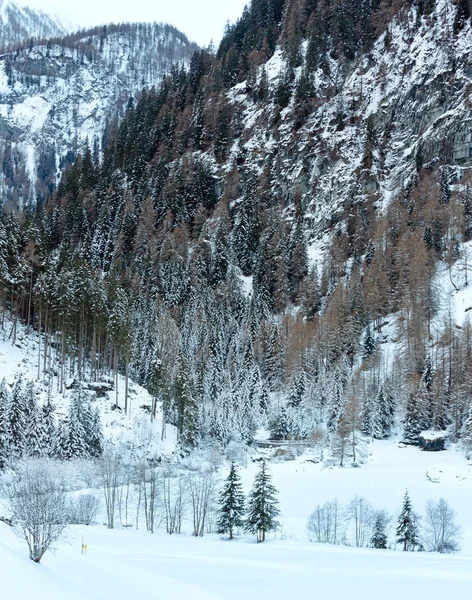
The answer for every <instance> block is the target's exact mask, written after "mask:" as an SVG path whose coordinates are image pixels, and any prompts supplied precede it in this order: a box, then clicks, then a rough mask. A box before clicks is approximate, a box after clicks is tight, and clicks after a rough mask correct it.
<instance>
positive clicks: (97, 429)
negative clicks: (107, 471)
mask: <svg viewBox="0 0 472 600" xmlns="http://www.w3.org/2000/svg"><path fill="white" fill-rule="evenodd" d="M87 445H88V449H87V450H88V453H89V455H90V456H91V457H92V458H98V457H99V456H101V455H102V453H103V432H102V423H101V420H100V412H99V410H98V408H96V409H95V410H94V411H93V412H92V418H91V423H90V431H89V433H88V437H87Z"/></svg>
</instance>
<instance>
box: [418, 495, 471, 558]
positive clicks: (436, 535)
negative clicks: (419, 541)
mask: <svg viewBox="0 0 472 600" xmlns="http://www.w3.org/2000/svg"><path fill="white" fill-rule="evenodd" d="M455 517H456V512H455V510H454V509H453V508H452V507H451V506H450V505H449V504H448V503H447V502H446V500H444V498H440V499H439V500H438V501H437V502H434V501H433V500H428V502H427V504H426V514H425V518H424V527H425V542H426V547H427V548H428V550H430V551H431V552H440V553H441V554H445V553H451V552H457V551H458V550H459V540H460V539H461V537H462V529H461V527H460V526H459V525H456V522H455Z"/></svg>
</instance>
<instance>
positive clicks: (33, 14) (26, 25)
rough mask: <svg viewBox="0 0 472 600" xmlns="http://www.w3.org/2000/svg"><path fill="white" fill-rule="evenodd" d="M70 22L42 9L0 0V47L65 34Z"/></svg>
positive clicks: (3, 49)
mask: <svg viewBox="0 0 472 600" xmlns="http://www.w3.org/2000/svg"><path fill="white" fill-rule="evenodd" d="M70 28H71V26H70V24H68V23H65V22H63V21H62V20H61V19H59V17H57V16H54V15H49V14H46V13H45V12H43V11H42V10H35V9H33V8H29V7H27V6H20V5H19V4H16V3H15V2H11V1H10V0H0V40H1V41H0V48H1V49H2V52H5V50H7V49H8V48H12V47H14V46H15V45H17V44H19V43H21V42H24V41H25V40H28V42H29V41H30V40H31V39H32V38H33V39H36V40H42V39H47V38H50V37H57V36H62V35H65V34H66V33H69V31H70Z"/></svg>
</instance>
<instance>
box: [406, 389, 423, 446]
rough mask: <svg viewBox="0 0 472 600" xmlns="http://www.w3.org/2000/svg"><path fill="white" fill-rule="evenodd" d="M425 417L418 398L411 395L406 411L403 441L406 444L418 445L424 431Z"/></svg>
mask: <svg viewBox="0 0 472 600" xmlns="http://www.w3.org/2000/svg"><path fill="white" fill-rule="evenodd" d="M423 429H424V427H423V416H422V414H421V412H420V407H419V405H418V397H417V395H415V394H411V395H410V397H409V400H408V405H407V409H406V417H405V423H404V430H403V431H404V432H403V440H404V442H405V443H406V444H412V445H415V446H416V445H417V444H418V441H419V434H420V433H421V432H422V431H423Z"/></svg>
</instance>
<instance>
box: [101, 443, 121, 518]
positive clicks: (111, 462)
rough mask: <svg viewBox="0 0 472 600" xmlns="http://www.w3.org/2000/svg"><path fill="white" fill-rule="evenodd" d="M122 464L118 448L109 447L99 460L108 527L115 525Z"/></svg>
mask: <svg viewBox="0 0 472 600" xmlns="http://www.w3.org/2000/svg"><path fill="white" fill-rule="evenodd" d="M122 466H123V465H122V461H121V456H120V452H119V451H118V449H117V448H108V449H107V450H106V451H105V452H104V453H103V455H102V457H101V459H100V462H99V470H98V471H99V478H100V483H101V486H102V489H103V495H104V497H105V508H106V511H107V527H108V528H109V529H113V528H114V526H115V513H116V504H117V499H118V491H119V485H120V482H121V478H122V472H123V469H122Z"/></svg>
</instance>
